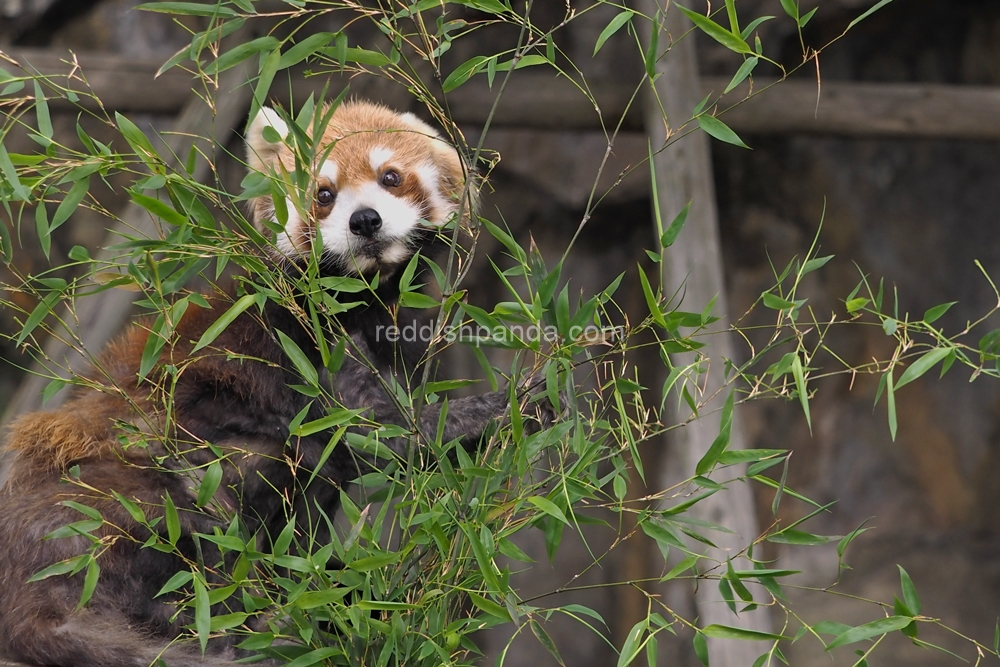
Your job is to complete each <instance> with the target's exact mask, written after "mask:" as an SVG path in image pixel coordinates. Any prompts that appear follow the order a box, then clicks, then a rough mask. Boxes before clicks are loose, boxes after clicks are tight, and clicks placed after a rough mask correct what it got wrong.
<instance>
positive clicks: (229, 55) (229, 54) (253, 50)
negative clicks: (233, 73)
mask: <svg viewBox="0 0 1000 667" xmlns="http://www.w3.org/2000/svg"><path fill="white" fill-rule="evenodd" d="M279 46H281V42H280V41H278V39H277V38H276V37H271V36H270V35H267V36H264V37H258V38H257V39H252V40H250V41H249V42H243V43H242V44H239V45H238V46H234V47H233V48H231V49H229V50H228V51H226V52H225V53H223V54H222V55H220V56H219V57H218V59H217V60H216V61H215V62H214V63H212V64H211V65H210V66H208V67H206V68H205V73H206V74H209V75H214V74H218V73H219V72H225V71H226V70H227V69H232V68H233V67H235V66H236V65H238V64H240V63H241V62H243V61H244V60H246V59H247V58H250V57H251V56H255V55H257V54H258V53H261V52H262V51H273V50H274V49H276V48H278V47H279Z"/></svg>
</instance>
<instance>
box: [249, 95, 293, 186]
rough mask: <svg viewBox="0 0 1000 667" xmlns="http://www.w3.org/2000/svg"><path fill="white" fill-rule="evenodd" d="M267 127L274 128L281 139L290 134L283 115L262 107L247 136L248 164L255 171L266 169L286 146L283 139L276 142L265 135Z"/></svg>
mask: <svg viewBox="0 0 1000 667" xmlns="http://www.w3.org/2000/svg"><path fill="white" fill-rule="evenodd" d="M265 128H271V129H272V130H274V131H275V132H276V133H277V135H278V137H280V138H281V139H284V138H285V137H287V136H288V125H287V124H285V121H283V120H282V119H281V116H279V115H278V113H277V112H276V111H275V110H274V109H271V108H270V107H261V109H260V111H259V112H257V115H256V116H255V117H254V119H253V120H252V121H251V122H250V127H248V128H247V136H246V141H247V165H248V166H249V167H250V169H252V170H254V171H266V170H267V166H268V165H269V164H271V163H273V162H274V160H275V158H276V157H277V155H278V153H279V152H280V151H281V149H282V147H283V146H284V144H282V143H281V141H277V142H274V141H271V140H269V139H268V138H267V137H265V136H264V135H265V132H264V130H265ZM267 134H271V133H270V132H268V133H267ZM271 138H272V139H273V138H274V137H273V136H272V137H271Z"/></svg>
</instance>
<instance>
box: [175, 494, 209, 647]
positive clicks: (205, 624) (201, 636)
mask: <svg viewBox="0 0 1000 667" xmlns="http://www.w3.org/2000/svg"><path fill="white" fill-rule="evenodd" d="M168 497H169V496H168ZM194 627H195V630H196V631H197V633H198V641H199V642H200V643H201V652H202V653H204V652H205V647H207V646H208V636H209V635H210V634H211V633H212V605H211V603H210V602H209V599H208V589H207V588H206V587H205V583H204V582H203V581H202V580H201V578H200V577H195V579H194Z"/></svg>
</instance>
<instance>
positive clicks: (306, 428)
mask: <svg viewBox="0 0 1000 667" xmlns="http://www.w3.org/2000/svg"><path fill="white" fill-rule="evenodd" d="M366 410H367V408H360V409H357V410H347V409H343V408H340V409H337V408H334V409H332V410H330V414H328V415H327V416H326V417H321V418H319V419H315V420H313V421H311V422H306V423H305V424H302V425H301V426H298V427H296V428H293V429H291V435H295V436H299V437H301V438H304V437H306V436H310V435H312V434H313V433H319V432H320V431H326V430H328V429H331V428H333V427H335V426H341V425H343V424H347V423H350V422H351V421H353V420H354V418H355V417H357V416H358V415H360V414H361V413H362V412H365V411H366Z"/></svg>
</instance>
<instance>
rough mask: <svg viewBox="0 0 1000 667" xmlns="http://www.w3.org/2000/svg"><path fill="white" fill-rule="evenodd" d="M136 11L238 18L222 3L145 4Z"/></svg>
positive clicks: (233, 11)
mask: <svg viewBox="0 0 1000 667" xmlns="http://www.w3.org/2000/svg"><path fill="white" fill-rule="evenodd" d="M136 9H143V10H146V11H147V12H159V13H161V14H181V15H184V16H218V17H221V18H231V17H235V16H238V14H237V13H236V11H235V10H233V9H230V8H229V7H223V6H222V3H221V2H220V3H216V4H207V3H204V2H147V3H144V4H141V5H139V6H138V7H136Z"/></svg>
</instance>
